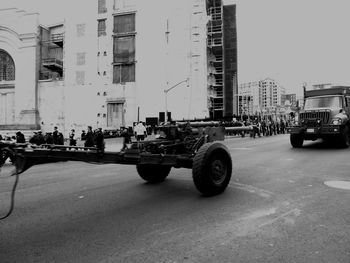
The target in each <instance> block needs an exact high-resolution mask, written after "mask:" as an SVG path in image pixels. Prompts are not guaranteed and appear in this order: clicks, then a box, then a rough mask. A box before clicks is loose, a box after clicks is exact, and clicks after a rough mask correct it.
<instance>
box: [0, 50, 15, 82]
mask: <svg viewBox="0 0 350 263" xmlns="http://www.w3.org/2000/svg"><path fill="white" fill-rule="evenodd" d="M2 80H15V63H14V62H13V59H12V57H11V56H10V55H9V54H8V53H7V52H6V51H4V50H0V81H2Z"/></svg>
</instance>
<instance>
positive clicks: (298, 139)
mask: <svg viewBox="0 0 350 263" xmlns="http://www.w3.org/2000/svg"><path fill="white" fill-rule="evenodd" d="M290 143H291V145H292V146H293V148H301V147H302V146H303V143H304V138H303V136H302V135H300V134H291V135H290Z"/></svg>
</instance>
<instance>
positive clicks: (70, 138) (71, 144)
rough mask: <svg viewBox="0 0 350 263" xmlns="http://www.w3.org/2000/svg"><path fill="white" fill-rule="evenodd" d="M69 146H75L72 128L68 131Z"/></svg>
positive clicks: (75, 141)
mask: <svg viewBox="0 0 350 263" xmlns="http://www.w3.org/2000/svg"><path fill="white" fill-rule="evenodd" d="M69 146H77V140H76V139H75V130H74V129H72V130H71V132H70V133H69Z"/></svg>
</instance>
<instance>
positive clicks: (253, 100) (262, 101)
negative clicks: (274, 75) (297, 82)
mask: <svg viewBox="0 0 350 263" xmlns="http://www.w3.org/2000/svg"><path fill="white" fill-rule="evenodd" d="M238 94H239V96H241V97H242V98H244V96H246V97H247V98H248V97H249V98H250V105H251V107H250V114H257V113H259V112H266V111H269V112H270V111H275V110H276V107H279V106H282V105H283V104H284V103H283V99H284V94H285V89H284V88H283V87H282V86H280V85H278V84H277V82H276V81H275V80H273V79H271V78H266V79H264V80H260V81H255V82H248V83H242V84H240V85H239V89H238ZM243 101H244V100H243Z"/></svg>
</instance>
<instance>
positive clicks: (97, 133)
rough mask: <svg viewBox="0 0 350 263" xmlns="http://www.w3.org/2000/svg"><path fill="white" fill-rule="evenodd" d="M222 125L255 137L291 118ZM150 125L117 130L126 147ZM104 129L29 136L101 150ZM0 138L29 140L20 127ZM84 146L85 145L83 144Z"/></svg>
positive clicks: (278, 130) (280, 128) (279, 129)
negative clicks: (12, 133)
mask: <svg viewBox="0 0 350 263" xmlns="http://www.w3.org/2000/svg"><path fill="white" fill-rule="evenodd" d="M221 125H223V126H225V127H249V129H246V130H244V129H242V130H238V131H229V132H227V135H241V136H242V137H244V136H246V135H250V136H251V137H253V138H255V137H256V136H258V137H261V136H272V135H277V134H285V133H286V132H287V128H288V126H289V125H290V122H289V121H287V120H285V119H280V120H273V119H272V118H260V117H249V118H245V119H239V120H237V119H236V118H233V120H232V121H222V122H221ZM151 133H152V130H150V126H146V125H145V124H144V123H143V122H141V121H140V122H137V123H135V124H134V126H133V127H121V129H120V130H119V131H118V136H121V137H123V148H122V150H123V149H125V148H126V147H127V144H130V143H131V142H132V137H133V136H134V138H135V141H143V140H144V139H145V138H146V137H147V135H148V134H151ZM105 135H106V134H105V132H103V131H102V128H98V129H96V130H93V129H92V126H88V127H87V131H85V130H83V131H82V133H81V135H80V137H78V136H76V133H75V130H74V129H72V130H71V131H70V132H69V135H68V138H67V139H65V138H64V136H63V134H62V132H60V131H59V130H58V128H57V127H54V130H53V131H52V132H46V133H45V134H43V133H42V131H41V130H39V131H35V132H34V133H33V135H32V136H31V137H30V138H29V140H28V142H29V143H31V144H34V145H43V144H54V145H64V144H65V141H68V143H67V145H69V146H77V141H78V140H80V141H82V142H83V146H84V147H95V148H97V149H99V150H102V151H103V150H104V148H105V142H104V138H105ZM0 140H6V141H12V142H16V143H26V139H25V136H24V134H23V133H22V132H21V131H17V132H16V134H15V135H14V136H10V135H8V134H6V135H5V136H4V137H3V136H1V134H0ZM81 146H82V145H81Z"/></svg>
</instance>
